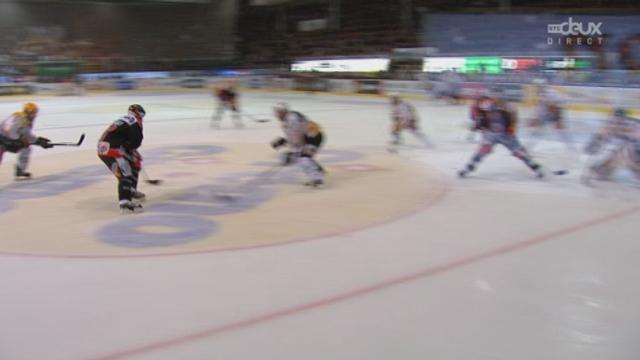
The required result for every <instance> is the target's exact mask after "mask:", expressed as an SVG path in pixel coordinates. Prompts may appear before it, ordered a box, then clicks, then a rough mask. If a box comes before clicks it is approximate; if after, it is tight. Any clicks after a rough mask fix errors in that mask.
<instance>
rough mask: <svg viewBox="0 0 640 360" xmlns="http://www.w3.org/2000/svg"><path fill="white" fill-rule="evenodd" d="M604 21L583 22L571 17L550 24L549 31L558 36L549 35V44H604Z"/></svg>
mask: <svg viewBox="0 0 640 360" xmlns="http://www.w3.org/2000/svg"><path fill="white" fill-rule="evenodd" d="M601 27H602V22H597V23H596V22H591V21H589V22H588V23H583V22H577V21H573V18H572V17H570V18H569V20H568V21H565V22H562V23H560V24H548V25H547V33H548V34H557V35H559V36H558V37H557V38H554V37H547V44H549V45H552V44H553V43H558V45H593V44H598V45H602V43H603V41H604V37H603V36H602V30H600V28H601Z"/></svg>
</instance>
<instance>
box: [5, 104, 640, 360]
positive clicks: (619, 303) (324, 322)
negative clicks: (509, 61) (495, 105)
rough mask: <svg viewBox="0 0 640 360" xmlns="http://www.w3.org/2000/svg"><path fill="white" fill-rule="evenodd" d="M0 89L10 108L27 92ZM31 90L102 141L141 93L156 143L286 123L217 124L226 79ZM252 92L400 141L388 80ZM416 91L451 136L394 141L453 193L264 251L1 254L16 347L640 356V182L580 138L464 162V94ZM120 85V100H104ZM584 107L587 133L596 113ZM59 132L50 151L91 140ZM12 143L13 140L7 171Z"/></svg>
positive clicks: (333, 136) (593, 358) (259, 131)
mask: <svg viewBox="0 0 640 360" xmlns="http://www.w3.org/2000/svg"><path fill="white" fill-rule="evenodd" d="M1 100H2V102H1V103H0V113H2V114H6V115H9V114H10V113H11V112H13V111H15V110H17V109H18V108H19V105H20V103H21V102H22V99H16V98H6V99H1ZM34 100H36V101H37V102H38V104H39V105H40V107H41V113H40V115H39V118H38V120H37V125H36V133H38V134H40V135H43V136H47V137H49V138H51V139H55V140H59V141H73V140H75V139H77V137H78V136H79V134H80V133H82V132H86V133H87V139H88V140H87V141H88V144H87V145H86V146H88V147H91V146H93V144H94V143H95V140H96V139H97V137H98V136H99V134H100V133H101V132H102V131H103V130H104V128H105V127H106V125H107V124H108V123H109V122H111V121H112V120H113V119H115V118H116V117H117V116H119V115H121V114H122V113H123V112H124V110H125V109H126V106H127V105H128V104H130V103H140V104H143V106H145V108H146V109H147V111H148V116H147V119H146V122H145V136H146V137H145V146H155V145H161V144H185V143H189V142H191V141H194V139H195V140H197V141H199V142H202V141H208V142H210V143H211V144H224V143H265V144H266V143H268V142H269V141H270V140H271V139H272V138H273V137H274V136H276V135H277V134H278V132H279V130H278V129H277V127H276V124H275V123H274V122H270V123H264V124H260V123H252V122H249V121H246V123H247V125H248V128H246V129H243V130H236V129H233V128H231V121H230V119H228V118H227V119H226V120H225V122H224V123H223V128H222V129H220V130H217V131H216V130H211V129H209V124H208V121H209V118H210V116H211V114H212V113H213V103H212V101H211V98H210V96H208V95H207V94H198V93H193V92H191V93H185V94H176V93H162V94H144V93H136V92H131V93H127V92H120V93H117V94H109V95H106V94H103V95H86V96H82V97H49V98H43V99H37V98H35V99H34ZM241 100H242V105H243V108H244V110H245V111H246V112H247V113H250V114H253V115H258V116H261V117H265V116H266V117H269V116H271V106H272V105H273V104H274V103H275V102H277V101H286V102H288V103H289V104H290V105H291V107H293V108H294V109H296V110H299V111H301V112H303V113H306V114H307V115H309V116H310V117H311V118H313V119H314V120H316V121H318V122H319V123H321V124H322V125H323V126H324V128H325V130H326V132H327V134H328V139H329V141H328V143H327V147H328V148H331V147H333V148H340V147H353V146H358V147H362V148H365V147H366V148H367V149H370V151H379V152H383V151H384V149H385V147H386V145H387V142H388V141H389V135H388V128H389V119H388V104H387V102H386V101H385V100H384V99H380V98H369V97H344V96H330V95H320V94H318V95H298V94H290V93H258V92H254V93H248V94H244V95H243V97H242V99H241ZM412 102H413V103H414V104H415V105H416V106H417V108H418V110H419V112H420V115H421V118H422V124H423V127H424V129H425V131H426V132H427V133H428V134H429V136H430V137H431V139H432V140H433V141H434V142H435V143H436V145H437V147H436V148H435V149H432V150H427V149H422V148H420V146H419V144H418V142H417V141H416V140H415V139H413V138H412V137H411V136H410V135H409V134H405V141H406V143H407V145H406V146H403V147H401V148H400V150H399V153H398V154H397V156H399V157H405V158H409V159H411V161H413V163H414V164H415V166H416V167H426V168H429V169H433V170H435V171H437V172H438V173H439V174H440V175H439V176H441V177H442V179H443V182H442V183H441V185H438V186H443V187H446V193H445V195H444V197H443V198H441V199H439V201H438V202H436V203H434V204H432V205H431V206H429V207H425V208H424V209H423V210H422V211H420V212H418V213H416V214H414V215H412V216H408V217H404V218H402V219H400V220H397V221H395V222H392V223H388V224H384V225H380V226H376V227H373V228H369V229H365V230H361V231H356V232H351V233H347V234H344V235H338V236H333V237H331V238H326V239H319V240H317V241H309V242H304V243H298V244H292V245H287V246H275V247H268V248H261V249H255V250H251V251H239V252H216V253H210V254H201V255H186V256H185V255H183V256H173V257H171V256H165V257H152V258H112V259H108V258H107V259H68V258H67V259H65V258H46V257H22V256H8V255H0V359H1V360H63V359H64V360H67V359H163V360H164V359H167V360H175V359H180V360H191V359H203V360H204V359H225V360H228V359H292V360H293V359H296V360H298V359H306V360H310V359H318V360H321V359H322V360H325V359H350V360H351V359H368V360H374V359H380V360H389V359H416V360H417V359H421V360H423V359H437V360H483V359H487V360H498V359H500V360H502V359H505V360H507V359H508V360H514V359H517V360H552V359H558V360H560V359H562V360H603V359H607V360H614V359H615V360H636V359H638V358H640V342H639V341H638V340H639V339H640V325H639V324H640V308H639V307H638V304H640V282H638V278H636V277H635V276H637V273H638V269H637V264H638V262H637V261H638V256H640V242H639V241H638V235H637V234H638V232H639V230H640V225H639V221H638V220H640V217H639V216H638V213H639V212H640V208H639V207H638V199H639V197H638V189H637V188H634V183H633V182H629V181H625V180H624V179H622V180H621V182H620V183H614V184H606V185H605V186H603V187H599V188H589V187H585V186H583V185H582V184H580V182H579V175H580V173H581V171H582V166H583V165H582V164H583V161H584V158H583V157H581V156H580V154H579V153H578V152H577V151H567V150H565V148H564V146H563V145H562V144H560V143H557V142H555V141H544V142H542V143H540V144H538V145H537V146H536V151H535V152H534V153H535V154H536V155H537V156H538V158H539V159H540V161H541V162H542V163H543V164H544V165H545V167H546V168H548V169H549V170H554V169H564V168H566V169H568V170H569V171H570V173H569V174H568V175H566V176H563V177H560V176H549V177H548V178H547V179H545V180H542V181H541V180H537V179H535V178H534V177H533V175H532V174H531V172H530V171H529V170H528V169H527V168H526V167H525V166H524V165H523V164H521V163H520V162H519V161H517V160H516V159H514V158H512V157H510V156H509V154H507V153H506V152H505V151H503V150H496V152H495V153H494V154H492V155H491V156H490V157H488V158H487V159H486V160H485V161H484V162H483V163H482V164H481V165H480V168H479V170H478V171H477V172H476V173H475V174H473V175H472V176H471V177H470V178H468V179H464V180H460V179H457V178H456V177H455V171H456V170H458V169H460V168H461V167H462V166H463V165H464V164H465V163H466V161H467V160H468V159H469V157H470V156H471V155H472V152H473V151H474V150H475V148H476V146H477V144H473V143H468V142H466V141H465V137H466V135H467V134H466V130H465V127H464V126H465V125H466V122H467V114H468V109H467V107H466V106H454V105H444V104H437V103H432V102H427V101H417V100H416V101H412ZM113 105H115V106H116V108H117V107H118V106H119V107H120V108H122V111H111V110H110V111H104V109H105V108H109V109H111V108H113ZM528 112H530V110H529V109H523V110H522V113H523V116H526V114H527V113H528ZM569 115H570V117H571V118H572V122H571V124H573V125H574V126H576V127H580V128H581V130H580V131H583V132H584V133H586V132H587V130H588V129H590V128H591V127H595V126H597V123H598V119H599V116H600V115H598V114H589V113H571V114H569ZM582 127H584V128H582ZM576 139H577V140H580V141H582V140H584V137H577V138H576ZM525 140H526V139H525ZM525 144H526V141H525ZM576 146H577V147H579V144H576ZM49 151H50V152H48V153H47V152H45V150H41V149H36V150H35V153H34V156H35V157H43V159H44V157H50V158H51V159H55V158H56V157H53V156H52V155H51V154H52V153H51V151H55V152H56V153H55V154H56V156H57V157H59V156H64V152H67V151H77V149H73V148H64V149H63V148H56V149H54V150H49ZM143 152H144V148H143ZM265 156H267V155H265ZM13 161H14V157H13V156H11V155H9V154H6V155H5V158H4V160H3V164H2V165H1V166H0V175H4V176H3V177H2V178H3V179H8V176H7V174H9V173H10V172H11V171H12V166H11V165H12V164H13ZM32 170H33V172H34V173H35V174H37V168H34V169H32ZM2 185H4V184H0V186H2ZM425 186H427V184H425ZM0 191H2V190H0ZM371 206H384V204H371ZM51 211H56V209H55V208H52V209H51ZM327 211H333V209H330V208H328V209H327ZM30 221H38V219H27V218H25V219H24V224H16V226H24V227H25V231H28V224H29V222H30ZM1 234H2V231H1V229H0V238H1V236H2V235H1ZM0 241H1V240H0ZM634 274H636V275H634ZM634 279H635V280H634Z"/></svg>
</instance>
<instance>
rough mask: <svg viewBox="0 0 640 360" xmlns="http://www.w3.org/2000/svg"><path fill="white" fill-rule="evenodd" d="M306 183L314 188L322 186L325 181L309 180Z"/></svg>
mask: <svg viewBox="0 0 640 360" xmlns="http://www.w3.org/2000/svg"><path fill="white" fill-rule="evenodd" d="M304 185H305V186H308V187H312V188H317V187H320V186H322V185H324V181H322V180H311V181H308V182H306V183H304Z"/></svg>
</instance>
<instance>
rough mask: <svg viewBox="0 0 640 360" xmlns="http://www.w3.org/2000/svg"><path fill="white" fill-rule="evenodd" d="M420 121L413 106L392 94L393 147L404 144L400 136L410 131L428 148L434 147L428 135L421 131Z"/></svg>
mask: <svg viewBox="0 0 640 360" xmlns="http://www.w3.org/2000/svg"><path fill="white" fill-rule="evenodd" d="M418 120H419V119H418V114H417V113H416V109H415V108H414V107H413V105H411V104H409V103H408V102H406V101H403V100H402V99H400V97H399V96H398V95H397V94H391V137H392V140H391V145H400V144H402V137H401V136H400V134H401V132H402V131H403V130H408V131H410V132H411V133H412V134H413V135H414V136H415V137H417V138H418V139H419V140H420V141H421V142H422V143H423V144H424V145H425V146H426V147H433V144H432V143H431V141H429V138H427V135H425V133H423V132H422V131H420V129H419V127H418Z"/></svg>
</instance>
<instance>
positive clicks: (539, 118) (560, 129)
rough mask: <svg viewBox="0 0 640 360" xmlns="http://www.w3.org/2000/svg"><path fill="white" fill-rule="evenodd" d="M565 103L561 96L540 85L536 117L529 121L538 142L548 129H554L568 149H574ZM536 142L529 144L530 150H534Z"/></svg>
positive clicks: (537, 92)
mask: <svg viewBox="0 0 640 360" xmlns="http://www.w3.org/2000/svg"><path fill="white" fill-rule="evenodd" d="M563 103H564V99H563V97H562V95H561V94H559V93H558V92H556V91H555V90H553V89H551V88H550V87H548V86H545V85H542V84H540V85H538V87H537V90H536V104H535V109H534V117H533V118H531V119H529V123H528V125H529V127H531V128H532V136H533V137H535V138H537V139H536V140H539V139H540V138H541V137H542V135H543V133H544V131H545V128H546V127H548V126H551V127H553V129H555V130H556V133H557V134H558V135H559V136H560V138H561V139H562V141H563V142H564V143H565V144H566V146H567V148H569V149H574V148H573V145H572V144H571V137H570V136H569V133H568V129H567V125H566V119H565V116H564V104H563ZM536 142H537V141H534V142H533V143H531V144H529V148H533V146H534V145H535V143H536Z"/></svg>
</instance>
